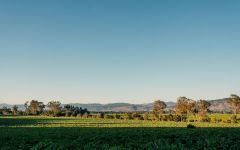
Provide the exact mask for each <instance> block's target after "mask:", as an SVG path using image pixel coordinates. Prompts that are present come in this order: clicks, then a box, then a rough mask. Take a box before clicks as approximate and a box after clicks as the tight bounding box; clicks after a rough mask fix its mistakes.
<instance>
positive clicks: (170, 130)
mask: <svg viewBox="0 0 240 150" xmlns="http://www.w3.org/2000/svg"><path fill="white" fill-rule="evenodd" d="M191 124H194V125H195V126H196V127H197V128H194V129H189V128H186V126H187V123H186V122H170V121H167V122H161V121H143V120H120V119H119V120H118V119H81V118H65V117H62V118H53V117H0V147H1V149H9V150H10V149H11V150H12V149H51V150H52V149H199V150H200V149H201V150H202V149H217V150H218V149H240V146H239V143H240V128H239V127H240V123H236V124H234V123H191Z"/></svg>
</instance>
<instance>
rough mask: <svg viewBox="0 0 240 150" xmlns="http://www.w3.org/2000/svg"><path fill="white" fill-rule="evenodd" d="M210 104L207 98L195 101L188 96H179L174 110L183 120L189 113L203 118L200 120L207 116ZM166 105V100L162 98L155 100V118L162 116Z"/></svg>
mask: <svg viewBox="0 0 240 150" xmlns="http://www.w3.org/2000/svg"><path fill="white" fill-rule="evenodd" d="M209 106H210V103H209V102H207V101H206V100H198V101H195V100H192V99H189V98H186V97H179V98H178V100H177V103H176V106H175V110H174V112H175V113H176V114H177V115H179V116H180V117H181V120H183V117H186V118H188V116H189V115H194V116H195V117H196V116H199V117H201V118H199V119H198V120H200V119H202V118H204V117H205V116H206V113H207V111H208V108H209ZM166 107H167V105H166V103H165V102H163V101H161V100H157V101H155V102H154V104H153V114H154V116H155V118H160V117H161V116H162V114H163V113H164V110H165V108H166Z"/></svg>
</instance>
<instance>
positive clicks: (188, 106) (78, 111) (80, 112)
mask: <svg viewBox="0 0 240 150" xmlns="http://www.w3.org/2000/svg"><path fill="white" fill-rule="evenodd" d="M227 104H228V105H229V108H230V109H231V111H232V112H233V114H234V115H235V116H236V114H237V113H239V112H240V97H239V96H238V95H230V97H229V98H228V100H227ZM24 106H25V111H19V110H18V107H17V106H16V105H14V106H13V107H12V109H10V108H7V107H3V108H2V109H0V114H3V115H7V114H13V115H49V116H80V117H82V116H88V115H89V111H88V110H87V109H82V108H81V107H74V106H71V105H65V106H63V107H62V105H61V103H60V102H59V101H50V102H48V104H47V105H44V103H43V102H39V101H37V100H32V101H30V102H28V101H27V102H26V103H25V104H24ZM209 106H210V103H209V102H208V101H206V100H197V101H196V100H192V99H189V98H186V97H179V98H178V99H177V103H176V106H175V108H174V109H173V110H172V112H173V113H171V114H172V115H174V116H173V117H175V119H174V120H179V119H180V121H182V120H187V119H188V118H189V116H194V119H195V120H198V121H202V120H204V119H206V118H207V113H208V112H209ZM166 108H167V105H166V103H165V102H164V101H161V100H157V101H155V102H154V104H153V110H152V114H153V116H154V119H157V120H166V119H164V117H166V115H164V116H163V114H164V113H165V110H166ZM148 114H149V113H144V114H143V113H142V114H140V113H139V112H135V113H125V114H124V116H123V117H119V115H116V116H111V115H108V114H104V113H99V115H98V116H99V118H109V119H110V118H121V119H123V118H124V119H131V118H138V119H144V118H147V117H148ZM90 116H94V115H90ZM169 118H172V116H169Z"/></svg>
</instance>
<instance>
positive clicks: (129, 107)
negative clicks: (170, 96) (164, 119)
mask: <svg viewBox="0 0 240 150" xmlns="http://www.w3.org/2000/svg"><path fill="white" fill-rule="evenodd" d="M226 101H227V99H226V98H223V99H217V100H209V102H210V103H211V106H210V108H209V109H210V110H211V111H213V112H227V111H229V107H228V105H227V103H226ZM69 104H70V105H73V106H78V107H82V108H87V109H88V110H89V111H94V112H107V111H112V112H131V111H151V110H152V106H153V103H146V104H130V103H109V104H99V103H90V104H81V103H69ZM166 104H167V109H173V108H174V107H175V105H176V102H166ZM64 105H66V104H63V106H64ZM4 106H5V107H8V108H12V107H13V105H10V104H5V103H2V104H0V108H2V107H4ZM17 106H18V108H19V110H24V109H25V107H24V105H23V104H22V105H17Z"/></svg>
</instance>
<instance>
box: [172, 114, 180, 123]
mask: <svg viewBox="0 0 240 150" xmlns="http://www.w3.org/2000/svg"><path fill="white" fill-rule="evenodd" d="M173 120H174V121H175V122H180V121H181V116H180V115H174V116H173Z"/></svg>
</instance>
